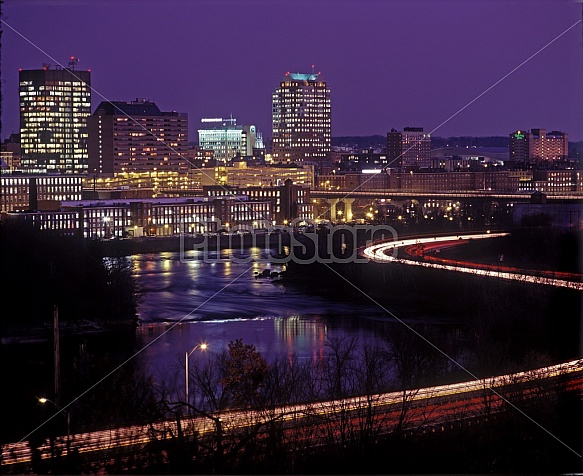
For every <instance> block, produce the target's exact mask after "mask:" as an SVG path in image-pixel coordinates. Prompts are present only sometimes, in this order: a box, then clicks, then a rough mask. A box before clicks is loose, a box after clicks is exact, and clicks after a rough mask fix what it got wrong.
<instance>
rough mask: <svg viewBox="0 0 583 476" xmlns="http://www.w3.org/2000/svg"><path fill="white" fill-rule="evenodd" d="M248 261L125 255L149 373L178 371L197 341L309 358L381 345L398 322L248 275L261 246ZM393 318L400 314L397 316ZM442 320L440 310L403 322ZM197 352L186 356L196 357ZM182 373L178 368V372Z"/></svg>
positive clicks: (373, 309)
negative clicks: (339, 345)
mask: <svg viewBox="0 0 583 476" xmlns="http://www.w3.org/2000/svg"><path fill="white" fill-rule="evenodd" d="M248 253H251V256H252V257H253V258H254V259H255V261H253V262H249V263H231V262H228V261H223V262H212V263H211V262H205V261H202V260H200V259H197V256H196V255H195V254H194V252H190V254H187V255H186V256H185V257H184V259H181V255H180V254H179V253H160V254H145V255H136V256H133V257H132V260H133V262H134V271H135V275H136V277H137V278H138V281H139V283H140V285H141V287H142V290H143V292H144V295H143V299H142V303H141V305H140V310H139V318H140V320H141V325H140V327H139V329H138V347H139V348H142V349H143V350H142V351H141V352H140V355H139V360H140V361H141V362H142V364H143V365H145V366H147V367H148V369H149V370H150V371H151V372H152V373H154V374H165V375H166V376H168V373H169V372H170V373H172V372H180V368H181V367H182V366H183V362H184V354H185V352H186V351H190V350H191V349H192V348H193V347H194V346H196V345H197V344H200V343H206V344H207V345H208V350H207V351H208V352H222V351H223V350H225V349H227V346H228V344H229V342H230V341H232V340H235V339H238V338H241V339H242V340H243V342H244V343H246V344H253V345H254V346H255V347H256V349H257V350H258V351H259V352H260V353H261V354H262V355H263V356H264V357H265V358H266V359H267V360H268V361H269V360H271V359H272V358H274V357H275V356H276V355H278V354H291V353H293V354H295V355H296V356H297V357H299V358H313V359H317V358H319V357H320V356H322V355H323V353H324V351H325V343H326V341H327V340H328V339H334V338H357V339H358V342H359V344H360V345H366V344H368V345H384V342H385V336H386V334H387V332H389V329H390V328H391V326H395V325H398V326H401V325H402V324H399V323H398V322H397V321H396V320H395V319H394V318H393V317H391V316H390V314H388V313H387V312H386V310H384V309H382V308H380V307H378V306H377V305H375V304H374V303H372V302H371V303H370V304H366V303H364V304H363V303H354V302H347V301H344V302H342V301H339V300H335V299H334V298H332V297H322V296H318V295H315V294H314V295H309V294H306V293H304V292H302V291H298V290H296V289H294V288H290V287H287V286H285V285H282V284H280V283H279V282H277V281H274V282H272V281H271V280H269V279H263V278H259V279H256V278H255V274H256V273H258V272H262V271H263V270H264V269H266V268H267V269H270V270H271V271H277V272H279V271H281V270H282V268H281V266H279V265H273V264H269V263H267V262H266V260H265V258H266V255H265V253H264V252H263V251H262V250H259V249H252V250H250V251H248ZM397 317H399V318H401V316H398V315H397ZM411 319H413V320H417V321H418V320H425V321H427V320H432V321H433V322H434V323H435V324H438V323H447V319H444V318H443V317H441V316H420V315H417V316H414V317H411V316H409V317H408V318H407V320H408V321H409V322H410V320H411ZM201 355H202V353H201V352H198V351H197V352H195V353H193V354H192V357H191V359H197V358H202V357H201ZM182 372H183V370H182Z"/></svg>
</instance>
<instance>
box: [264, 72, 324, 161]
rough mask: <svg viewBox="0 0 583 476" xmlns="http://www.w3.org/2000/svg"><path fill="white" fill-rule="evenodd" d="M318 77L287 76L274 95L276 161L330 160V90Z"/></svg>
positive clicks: (303, 75)
mask: <svg viewBox="0 0 583 476" xmlns="http://www.w3.org/2000/svg"><path fill="white" fill-rule="evenodd" d="M319 76H320V75H319V73H318V74H316V73H312V74H302V73H287V74H286V76H285V78H284V79H283V81H281V83H280V85H279V87H278V88H277V89H276V90H275V92H274V93H273V111H272V112H273V154H272V158H273V161H275V162H280V163H292V162H295V163H298V164H300V163H302V162H312V161H325V160H329V159H330V157H331V150H332V147H331V145H332V135H331V114H330V89H329V88H328V86H327V85H326V82H324V81H322V80H320V79H318V78H319Z"/></svg>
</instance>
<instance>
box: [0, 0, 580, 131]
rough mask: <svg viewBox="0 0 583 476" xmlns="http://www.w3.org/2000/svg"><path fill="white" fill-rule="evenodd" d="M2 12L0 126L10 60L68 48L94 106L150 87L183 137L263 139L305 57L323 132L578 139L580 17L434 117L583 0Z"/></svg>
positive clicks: (12, 111) (181, 4) (24, 0)
mask: <svg viewBox="0 0 583 476" xmlns="http://www.w3.org/2000/svg"><path fill="white" fill-rule="evenodd" d="M3 20H4V21H5V22H6V24H7V26H4V28H3V30H4V34H3V36H2V42H3V48H2V65H1V66H2V95H3V115H2V121H3V130H2V138H5V137H7V136H8V135H9V134H10V133H11V132H18V128H19V119H18V68H23V69H37V68H40V67H42V64H43V63H50V64H56V63H57V62H59V63H61V64H62V65H66V64H67V62H68V59H69V57H70V56H71V55H74V56H76V57H78V58H80V63H79V65H78V68H79V69H91V72H92V86H93V88H94V91H93V93H92V94H93V98H92V102H93V109H94V108H95V107H96V106H97V105H98V104H99V102H101V101H102V100H105V99H109V100H132V99H135V98H137V97H140V98H146V99H150V100H153V101H155V102H156V103H157V104H158V106H159V107H160V108H161V109H162V110H167V111H170V110H175V111H179V112H186V113H188V114H189V121H190V137H189V140H191V141H194V140H197V136H196V130H197V129H198V128H199V127H200V126H201V123H200V119H201V118H202V117H228V116H229V115H231V114H232V115H233V117H235V118H236V119H237V122H238V123H239V124H244V123H247V124H256V125H257V126H258V130H259V131H261V132H263V135H264V137H266V138H267V137H271V94H272V92H273V90H274V89H275V88H276V87H277V85H278V84H279V81H280V80H281V79H282V78H283V76H284V74H285V73H286V72H287V71H291V72H310V71H311V70H312V64H314V65H315V71H317V72H318V71H319V72H321V73H322V76H321V77H322V79H324V80H325V81H327V83H328V85H329V87H330V89H331V103H332V135H333V136H342V135H372V134H386V132H387V131H388V130H390V129H391V128H392V127H395V128H397V129H402V128H403V127H406V126H418V127H424V128H425V130H426V131H433V130H434V129H436V128H437V129H436V130H435V131H434V135H436V136H442V137H447V136H460V135H475V136H486V135H507V134H509V133H510V132H512V131H513V130H515V129H530V128H539V127H541V128H546V129H547V130H563V131H565V132H567V133H568V134H569V139H570V140H583V45H582V24H581V23H579V24H578V25H576V26H575V27H574V28H572V29H571V30H570V31H568V32H567V33H566V34H564V35H563V36H562V37H561V38H559V39H558V40H557V41H555V42H554V43H553V44H551V45H550V46H548V47H547V48H546V49H544V51H542V52H541V53H539V54H538V55H536V56H535V57H534V58H532V59H531V60H530V61H529V62H527V63H526V64H525V65H524V66H522V67H521V68H520V69H518V70H517V71H516V72H514V73H513V74H511V75H510V76H509V77H508V78H506V79H505V80H504V81H502V82H501V83H500V84H499V85H497V86H496V87H494V88H493V89H492V90H491V91H489V92H488V93H487V94H485V95H484V96H482V97H481V98H480V99H478V100H477V101H475V102H474V103H473V104H471V105H470V106H469V107H468V108H467V109H465V110H464V111H463V112H461V113H460V114H459V115H457V116H456V117H455V118H453V119H451V120H450V121H448V122H447V123H446V124H444V125H442V126H440V124H441V123H442V122H444V121H446V120H447V119H448V118H449V117H450V116H451V115H453V114H454V113H456V111H458V110H459V109H460V108H462V107H464V106H465V105H466V104H468V103H469V102H470V101H472V100H473V99H474V98H476V97H477V96H478V95H479V94H481V93H482V92H484V91H485V90H486V89H488V88H489V87H490V86H492V85H493V84H494V83H496V82H497V81H498V80H500V79H501V78H502V77H503V76H505V75H506V74H507V73H509V72H510V71H512V70H513V69H514V68H516V67H517V66H518V65H520V63H522V62H523V61H525V60H526V59H527V58H529V57H530V56H531V55H533V54H535V53H536V52H537V51H538V50H539V49H541V48H543V47H544V46H545V45H546V44H547V43H549V42H550V41H552V40H553V39H554V38H556V37H557V36H559V35H560V34H561V33H563V32H564V31H565V30H567V29H568V28H569V27H571V26H573V25H574V24H575V23H577V22H580V20H581V3H576V2H571V1H546V2H535V1H528V2H527V1H512V0H510V1H500V2H486V1H481V2H478V1H471V0H470V1H457V2H452V1H440V0H434V1H431V2H416V1H390V0H384V1H381V0H378V1H357V0H354V1H332V0H310V1H304V0H288V1H281V0H230V1H229V0H208V1H207V0H166V1H164V0H157V1H153V0H152V1H147V0H141V1H138V0H136V1H132V0H91V1H83V0H69V1H67V0H60V1H50V0H48V1H42V0H5V5H4V10H3ZM12 28H13V29H14V30H16V31H18V33H20V34H21V35H22V37H21V36H19V35H18V34H17V33H15V32H14V31H13V30H12ZM23 37H25V38H26V39H27V40H28V41H27V40H25V39H24V38H23ZM33 44H34V45H36V46H33ZM41 50H42V51H41ZM438 126H440V127H438Z"/></svg>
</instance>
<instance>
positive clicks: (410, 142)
mask: <svg viewBox="0 0 583 476" xmlns="http://www.w3.org/2000/svg"><path fill="white" fill-rule="evenodd" d="M387 162H388V164H389V166H392V167H395V168H401V167H403V168H425V167H429V166H430V164H431V134H429V133H426V132H423V127H405V128H404V129H403V132H399V131H397V130H395V129H391V131H390V132H388V133H387Z"/></svg>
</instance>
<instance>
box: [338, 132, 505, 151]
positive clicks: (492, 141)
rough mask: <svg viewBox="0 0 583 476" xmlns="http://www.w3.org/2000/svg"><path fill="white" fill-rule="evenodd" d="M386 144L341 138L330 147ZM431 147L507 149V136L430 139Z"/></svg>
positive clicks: (378, 137) (381, 139) (367, 138)
mask: <svg viewBox="0 0 583 476" xmlns="http://www.w3.org/2000/svg"><path fill="white" fill-rule="evenodd" d="M386 144H387V138H386V136H381V135H373V136H341V137H332V146H335V147H341V146H346V147H357V148H358V149H369V148H376V147H384V146H386ZM431 147H432V148H433V149H438V148H441V147H508V136H491V137H435V136H434V137H432V138H431Z"/></svg>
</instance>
